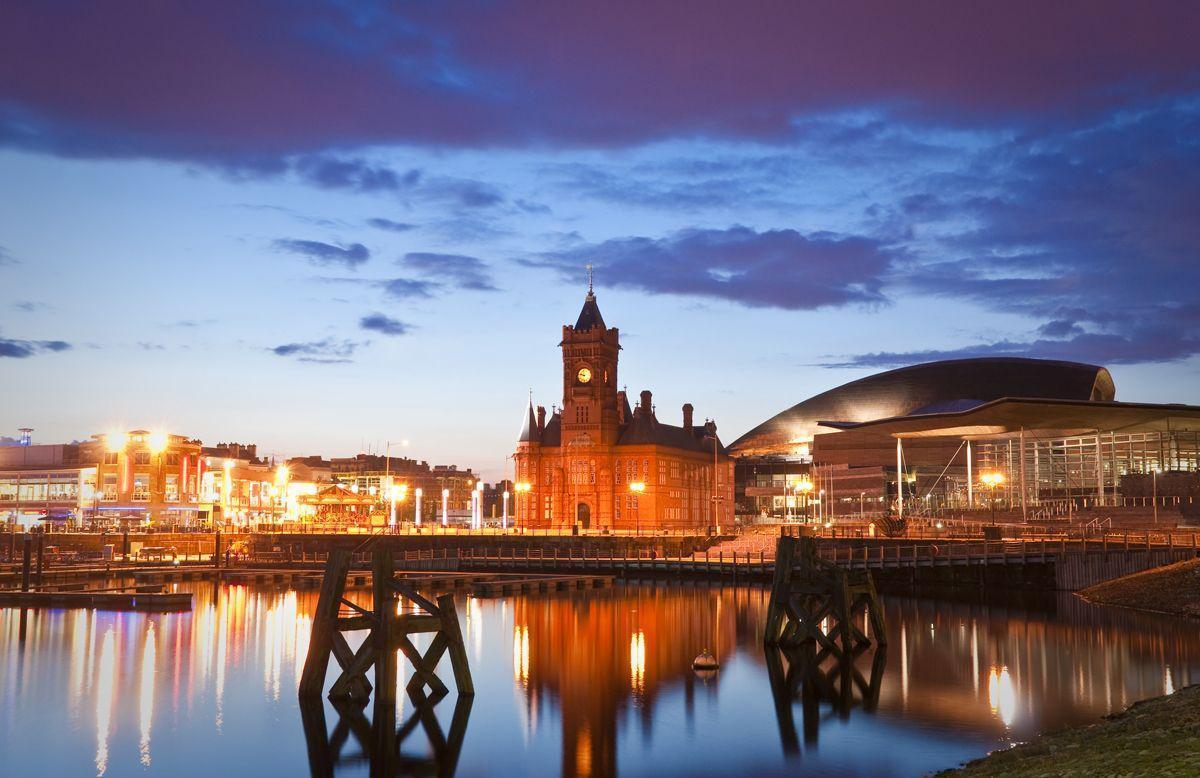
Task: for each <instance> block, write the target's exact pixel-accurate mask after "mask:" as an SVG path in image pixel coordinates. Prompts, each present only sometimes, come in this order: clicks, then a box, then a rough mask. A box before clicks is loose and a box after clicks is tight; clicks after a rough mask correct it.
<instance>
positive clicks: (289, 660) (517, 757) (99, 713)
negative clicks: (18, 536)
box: [0, 584, 1200, 778]
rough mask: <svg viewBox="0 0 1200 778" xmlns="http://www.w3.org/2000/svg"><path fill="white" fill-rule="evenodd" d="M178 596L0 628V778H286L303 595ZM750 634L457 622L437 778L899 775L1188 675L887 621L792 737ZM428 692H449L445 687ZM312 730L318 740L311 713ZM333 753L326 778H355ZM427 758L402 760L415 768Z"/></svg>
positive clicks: (1134, 645) (1, 615)
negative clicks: (189, 602) (454, 777)
mask: <svg viewBox="0 0 1200 778" xmlns="http://www.w3.org/2000/svg"><path fill="white" fill-rule="evenodd" d="M193 586H194V591H195V592H196V596H195V600H194V610H193V611H192V612H190V613H168V614H141V613H105V612H92V611H83V610H71V611H61V610H46V611H28V612H26V613H25V614H24V615H23V616H22V614H21V612H20V611H17V610H11V609H10V610H0V753H3V754H5V755H6V759H7V760H8V764H9V765H15V769H13V772H12V773H11V774H14V775H48V776H49V775H55V776H57V775H86V774H96V775H118V776H120V775H145V774H166V775H181V776H190V775H196V776H199V775H205V776H208V775H211V773H212V772H213V771H214V770H220V772H221V773H222V774H223V775H224V776H228V777H229V778H234V777H235V776H241V775H275V774H279V775H283V774H305V773H307V772H308V770H309V758H310V754H311V753H315V752H313V751H311V748H312V745H313V744H312V742H306V739H305V729H304V727H303V726H302V724H301V717H300V713H299V710H298V706H297V702H296V693H295V692H296V685H297V682H298V678H299V675H300V670H301V668H302V666H303V663H304V658H305V655H306V653H307V649H308V636H309V631H310V630H311V626H312V618H311V614H312V611H313V608H314V606H315V604H316V592H315V591H309V590H306V591H300V592H297V591H291V590H286V589H281V588H271V587H246V586H227V587H223V588H221V589H219V590H218V589H216V588H214V587H213V586H211V585H206V584H195V585H193ZM350 596H351V597H352V598H354V599H358V600H359V601H360V602H365V596H366V594H365V593H364V592H360V591H353V592H351V594H350ZM765 610H766V592H765V591H764V590H762V589H754V588H747V587H741V588H701V587H681V586H653V585H646V586H619V587H616V588H614V589H612V590H609V591H603V592H597V591H592V592H588V593H586V594H584V593H574V594H556V595H537V596H519V597H512V598H506V599H495V600H491V599H488V600H485V599H476V598H468V599H467V600H466V601H465V602H464V601H462V600H460V601H459V614H460V618H461V619H462V622H463V634H464V638H465V640H466V643H467V647H468V652H469V655H470V661H471V667H472V673H473V675H474V677H475V684H476V688H477V690H478V694H477V697H476V699H475V702H474V705H473V707H471V708H470V709H469V710H468V711H467V712H466V713H464V714H463V721H464V722H465V727H466V729H465V737H464V739H463V741H462V749H461V754H455V756H457V758H458V772H459V774H462V775H480V774H513V773H527V774H530V773H531V774H545V775H553V774H559V773H561V774H565V775H579V776H582V775H607V774H613V773H616V772H619V773H621V774H651V773H654V774H697V773H699V774H730V773H737V772H754V773H757V774H784V773H788V772H794V771H795V770H796V769H797V768H798V766H799V765H798V764H797V763H796V762H795V761H790V760H795V759H801V760H803V764H804V767H805V768H807V769H812V770H817V769H820V770H822V771H824V772H829V773H833V774H851V773H858V774H873V775H888V774H894V775H914V774H921V773H924V772H927V771H930V770H934V769H937V768H940V767H946V766H951V765H953V764H955V763H957V762H959V761H962V760H965V759H969V758H972V757H975V756H978V755H981V754H983V753H985V752H986V751H988V750H991V749H992V748H995V747H997V746H999V745H1001V744H1005V743H1009V742H1012V741H1014V740H1021V739H1025V738H1028V737H1030V736H1031V735H1033V734H1034V733H1036V732H1038V731H1042V730H1045V729H1056V728H1061V727H1063V726H1068V725H1072V724H1077V723H1083V722H1086V721H1090V720H1094V719H1096V718H1098V717H1100V716H1102V715H1104V714H1106V713H1110V712H1113V711H1116V710H1119V709H1121V708H1123V707H1125V706H1127V705H1129V704H1130V703H1132V702H1133V701H1135V700H1138V699H1142V698H1145V697H1150V696H1155V695H1158V694H1163V693H1170V692H1172V691H1174V690H1175V689H1176V688H1179V687H1181V686H1185V685H1187V684H1190V683H1192V681H1193V676H1194V675H1195V674H1196V672H1197V669H1198V668H1200V636H1197V634H1196V630H1195V629H1194V627H1193V626H1192V625H1190V624H1188V623H1182V622H1179V621H1175V620H1171V619H1168V618H1165V617H1159V616H1153V615H1146V614H1137V613H1134V612H1131V611H1124V610H1109V609H1101V608H1095V607H1092V606H1089V605H1087V604H1085V603H1082V602H1079V601H1078V600H1076V599H1074V598H1069V597H1064V598H1061V599H1059V600H1057V601H1056V602H1054V603H1052V604H1051V605H1050V606H1048V607H1043V608H1040V609H1036V608H1035V609H1032V610H1029V609H1022V608H1016V607H1008V606H999V605H991V606H986V605H979V604H964V603H955V602H946V601H940V602H935V601H931V600H920V599H912V598H897V597H890V598H886V601H885V610H886V618H887V623H888V630H889V644H890V645H889V652H888V654H887V657H886V661H885V662H881V674H882V675H881V678H882V681H881V685H880V687H879V696H878V703H877V708H876V710H875V711H874V712H865V711H864V710H863V707H862V700H861V695H860V697H859V698H856V699H857V700H858V702H859V707H858V708H856V709H854V710H852V711H850V710H847V711H845V712H842V711H838V715H832V713H831V711H832V710H833V709H832V708H830V707H829V705H828V704H827V701H821V702H817V703H815V705H816V714H815V717H814V714H813V711H812V710H809V709H806V707H805V704H804V702H803V700H802V699H798V700H797V701H796V702H795V704H794V705H792V706H790V708H789V707H788V704H787V702H786V700H787V697H786V696H784V697H781V698H780V699H783V700H784V702H783V703H782V704H783V706H784V709H783V711H780V710H778V709H777V708H776V704H775V697H774V696H773V693H772V691H773V690H772V686H771V682H770V680H769V678H768V670H767V662H766V657H765V655H764V653H763V651H762V649H761V647H760V646H759V639H760V635H761V631H762V626H763V620H764V618H765ZM22 621H23V622H24V626H23V627H22ZM22 632H23V633H24V635H25V639H24V641H22V640H21V634H22ZM357 643H358V640H352V641H351V644H352V645H354V646H356V645H357ZM427 645H428V642H427V639H426V640H425V641H418V647H419V648H420V649H421V650H424V649H425V647H426V646H427ZM704 649H708V650H709V651H711V652H712V653H714V654H715V655H716V656H717V657H718V658H719V659H720V661H721V663H722V668H721V671H720V672H719V673H718V674H717V675H716V676H715V677H713V678H711V679H701V678H698V677H697V676H696V675H695V674H694V673H693V672H692V671H691V669H690V666H691V661H692V659H693V658H694V657H695V656H696V654H697V653H699V652H700V651H701V650H704ZM396 661H397V662H398V666H399V673H398V677H399V682H400V684H401V685H402V686H403V684H404V683H405V682H406V680H407V678H408V666H407V663H406V662H405V661H403V658H402V657H400V656H397V658H396ZM861 661H862V665H861V666H860V667H859V668H858V669H859V670H861V671H862V672H863V673H865V674H867V675H869V674H870V664H871V662H870V657H869V656H868V657H866V658H864V660H861ZM441 673H442V675H443V677H444V678H446V679H449V678H450V677H451V676H450V673H449V668H448V664H443V666H442V668H441ZM777 689H778V687H777ZM801 696H803V695H801ZM868 707H870V706H868ZM453 708H454V701H453V699H452V698H451V699H450V700H448V701H443V702H442V703H441V704H440V705H439V706H438V707H437V708H436V709H435V710H436V717H435V718H434V719H433V722H434V723H435V724H440V727H441V728H443V729H446V730H450V729H451V722H450V719H451V713H452V712H453ZM406 711H407V712H408V714H409V715H411V716H414V717H417V716H418V714H422V713H423V712H425V713H427V711H425V710H424V709H423V708H422V707H421V706H420V705H415V704H414V702H413V701H412V700H409V699H408V698H406V697H405V696H404V695H399V696H398V700H397V705H396V710H395V716H396V719H397V722H398V723H399V722H403V721H404V717H405V714H406ZM785 712H786V713H787V715H784V713H785ZM324 716H325V719H327V720H328V722H329V723H330V724H333V725H334V726H337V725H338V722H340V721H342V719H340V718H339V713H338V712H336V711H334V710H333V709H331V708H330V707H329V706H328V705H326V706H325V709H324ZM793 717H794V718H793ZM429 725H430V721H429V720H428V719H427V718H425V719H422V720H421V726H420V727H419V728H416V729H414V731H418V730H424V731H425V732H428V731H429V730H428V726H429ZM801 725H802V726H801ZM789 728H794V729H793V732H792V734H791V736H790V737H789V734H788V731H787V730H788V729H789ZM796 729H798V730H800V731H801V732H802V733H803V747H802V748H797V747H796V746H797V745H798V744H799V742H800V738H799V737H797V733H796V732H795V730H796ZM326 731H327V730H326ZM311 733H312V728H311V727H310V735H311ZM410 741H416V742H410ZM347 742H348V743H350V745H347V746H345V747H344V748H343V752H344V753H341V758H342V759H343V760H344V761H343V762H342V763H341V764H340V766H339V767H338V774H339V775H343V774H349V775H365V774H366V773H367V771H368V762H367V761H366V756H365V755H364V756H363V758H361V759H359V760H357V761H355V758H354V757H355V755H356V754H357V751H356V749H357V748H358V746H357V744H356V742H355V740H354V739H353V738H351V739H350V740H349V741H347ZM433 742H434V741H429V740H426V739H425V736H424V735H419V736H414V737H412V738H409V739H408V740H406V741H405V742H404V743H403V747H404V749H405V751H406V752H408V753H412V754H415V755H416V756H417V757H422V756H429V755H430V754H431V753H432V750H431V749H432V747H433V746H432V745H431V744H432V743H433ZM439 742H440V741H439ZM789 742H790V743H791V744H792V745H791V746H790V747H789ZM352 746H353V747H352ZM368 750H369V749H368ZM444 756H445V755H444V754H441V753H440V752H439V754H438V758H444ZM7 769H9V768H8V767H6V770H7Z"/></svg>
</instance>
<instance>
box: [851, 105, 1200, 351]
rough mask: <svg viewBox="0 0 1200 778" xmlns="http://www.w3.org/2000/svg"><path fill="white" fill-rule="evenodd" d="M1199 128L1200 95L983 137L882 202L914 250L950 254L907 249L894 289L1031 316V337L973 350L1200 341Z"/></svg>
mask: <svg viewBox="0 0 1200 778" xmlns="http://www.w3.org/2000/svg"><path fill="white" fill-rule="evenodd" d="M1197 138H1200V98H1192V99H1188V100H1174V101H1167V102H1160V103H1154V104H1150V105H1146V106H1141V107H1139V108H1138V109H1136V110H1133V111H1129V112H1125V113H1120V114H1116V115H1114V116H1111V117H1107V118H1106V119H1104V120H1102V121H1099V122H1096V123H1093V124H1089V125H1086V126H1082V127H1078V128H1073V129H1070V130H1063V131H1057V130H1056V131H1047V132H1043V133H1039V134H1036V135H1029V136H1024V137H1020V138H1015V139H1010V140H1007V141H1005V142H1003V143H1001V144H1000V145H998V146H988V147H986V148H984V149H981V150H980V151H979V152H978V154H977V155H976V156H975V157H974V159H973V162H972V164H970V165H969V166H967V167H965V168H964V169H963V170H962V171H961V172H957V173H941V174H938V175H936V176H932V177H930V178H929V180H927V181H925V182H923V183H924V185H925V187H926V189H925V190H924V191H921V192H918V193H916V194H914V195H913V196H910V197H908V198H905V199H904V200H902V201H901V202H900V203H899V205H898V206H895V207H893V208H892V209H891V211H890V213H888V214H885V215H881V222H888V223H889V224H893V223H899V224H905V225H909V229H908V230H907V233H908V234H907V237H906V238H905V239H904V240H905V241H906V247H907V248H908V249H909V251H910V252H911V254H912V255H914V256H917V257H922V258H924V257H930V256H940V257H942V258H941V259H938V260H935V261H929V260H924V261H914V262H909V263H907V264H906V265H905V267H904V268H903V271H902V272H899V273H897V275H896V278H895V286H896V287H897V289H896V290H895V291H896V292H898V293H909V294H918V295H923V296H935V297H944V298H949V299H954V300H958V301H969V302H972V303H974V304H976V305H980V306H983V307H984V308H987V309H992V310H996V311H1000V312H1005V313H1018V314H1022V315H1024V316H1026V317H1028V318H1029V319H1031V320H1032V322H1033V325H1032V329H1033V332H1031V334H1030V337H1028V338H1019V339H1016V340H1015V341H1012V342H1009V341H1006V342H1003V343H998V344H995V346H982V347H973V348H974V349H975V350H976V351H978V350H979V349H981V348H982V349H984V350H986V349H988V348H1001V349H1004V350H1005V351H1006V352H1007V351H1011V350H1013V349H1018V350H1019V349H1022V348H1023V349H1025V350H1026V352H1027V353H1028V354H1030V355H1034V356H1036V355H1058V356H1061V357H1062V358H1070V355H1071V353H1072V350H1077V351H1078V353H1080V354H1084V355H1085V357H1086V358H1087V359H1090V360H1094V361H1098V362H1101V363H1118V364H1119V363H1137V362H1162V361H1172V360H1179V359H1186V358H1188V357H1191V356H1193V355H1196V354H1200V219H1196V218H1195V213H1194V211H1195V203H1198V202H1200V141H1197V140H1196V139H1197ZM935 188H936V189H937V192H934V191H932V190H933V189H935ZM900 211H904V212H905V213H906V214H907V215H900V214H899V212H900ZM914 224H919V225H920V229H919V231H915V230H913V229H911V226H912V225H914ZM889 229H890V227H889ZM920 232H924V233H926V234H931V235H932V237H929V238H924V239H922V238H920V237H914V234H916V235H919V233H920ZM866 356H868V357H872V355H866ZM872 358H873V357H872Z"/></svg>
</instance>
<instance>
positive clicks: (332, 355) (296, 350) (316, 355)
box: [269, 338, 364, 364]
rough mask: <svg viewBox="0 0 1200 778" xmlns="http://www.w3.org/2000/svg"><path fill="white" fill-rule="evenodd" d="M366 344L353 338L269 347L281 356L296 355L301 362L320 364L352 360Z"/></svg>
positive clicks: (326, 339)
mask: <svg viewBox="0 0 1200 778" xmlns="http://www.w3.org/2000/svg"><path fill="white" fill-rule="evenodd" d="M362 345H364V344H362V343H360V342H357V341H352V340H341V341H338V340H334V339H333V338H325V339H324V340H316V341H309V342H307V343H284V344H283V345H281V346H275V347H273V348H271V349H269V350H270V351H271V352H272V353H274V354H276V355H277V356H281V357H296V358H297V359H298V361H300V362H315V363H319V364H339V363H345V362H351V361H353V360H351V359H350V357H352V356H353V355H354V352H355V351H356V350H357V349H358V348H359V347H360V346H362Z"/></svg>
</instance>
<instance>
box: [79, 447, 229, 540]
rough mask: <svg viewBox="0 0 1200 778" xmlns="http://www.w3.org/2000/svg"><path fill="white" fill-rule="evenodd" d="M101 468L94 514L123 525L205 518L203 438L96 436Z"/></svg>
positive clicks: (180, 522) (98, 472)
mask: <svg viewBox="0 0 1200 778" xmlns="http://www.w3.org/2000/svg"><path fill="white" fill-rule="evenodd" d="M92 440H93V441H94V442H95V445H96V446H97V447H99V448H102V450H103V454H102V455H101V456H100V458H99V462H98V464H97V466H96V489H95V494H94V503H93V505H92V506H90V507H91V513H92V515H94V516H95V517H96V518H100V519H109V520H115V521H117V522H120V523H140V524H154V523H156V522H162V523H170V524H182V525H191V524H194V523H196V522H198V521H201V520H202V517H201V516H200V514H201V511H202V508H201V497H200V486H201V483H202V481H203V478H204V473H205V468H206V466H207V462H206V460H205V457H204V456H203V455H202V454H201V452H200V448H201V446H200V441H199V440H194V439H192V438H188V437H187V436H186V435H173V434H169V433H165V432H151V431H149V430H144V429H136V430H132V431H130V432H122V431H119V430H117V431H113V432H109V433H106V434H104V435H93V436H92Z"/></svg>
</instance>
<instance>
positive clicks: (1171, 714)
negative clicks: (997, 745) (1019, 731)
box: [935, 684, 1200, 778]
mask: <svg viewBox="0 0 1200 778" xmlns="http://www.w3.org/2000/svg"><path fill="white" fill-rule="evenodd" d="M1198 774H1200V685H1196V684H1193V685H1191V686H1186V687H1184V688H1182V689H1179V690H1177V691H1175V692H1174V693H1173V694H1167V695H1163V696H1161V697H1151V698H1150V699H1146V700H1141V701H1139V702H1135V703H1133V704H1132V705H1130V706H1129V707H1128V708H1126V709H1125V710H1123V711H1121V712H1120V713H1114V714H1111V715H1109V716H1105V717H1104V718H1103V719H1101V720H1100V721H1098V722H1096V723H1094V724H1087V725H1084V726H1079V727H1071V728H1068V729H1064V730H1059V731H1056V732H1049V733H1045V734H1041V735H1038V736H1037V737H1035V738H1034V739H1033V740H1031V741H1029V742H1027V743H1021V744H1019V745H1016V746H1013V747H1012V748H1006V749H1003V750H1000V751H993V752H992V753H990V754H988V755H987V756H984V757H980V758H979V759H974V760H972V761H970V762H967V763H966V764H963V765H961V766H958V767H954V768H949V769H946V770H942V771H940V772H938V773H936V774H935V775H938V776H971V777H975V776H1007V775H1023V776H1080V777H1081V778H1083V777H1086V778H1092V777H1093V776H1100V775H1167V776H1174V775H1179V776H1185V775H1189V776H1190V775H1198Z"/></svg>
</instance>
